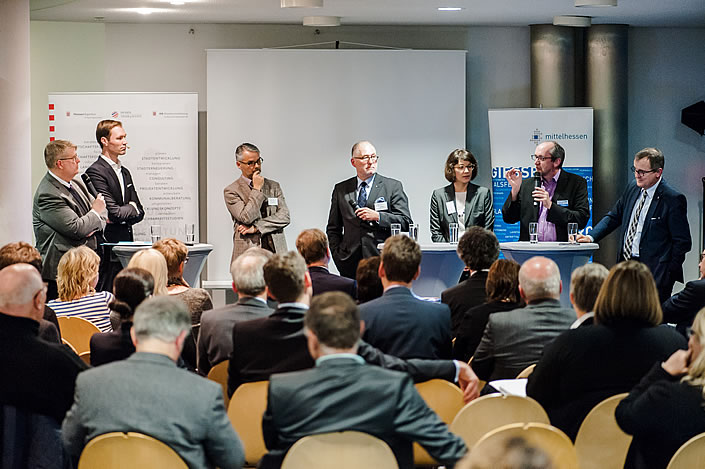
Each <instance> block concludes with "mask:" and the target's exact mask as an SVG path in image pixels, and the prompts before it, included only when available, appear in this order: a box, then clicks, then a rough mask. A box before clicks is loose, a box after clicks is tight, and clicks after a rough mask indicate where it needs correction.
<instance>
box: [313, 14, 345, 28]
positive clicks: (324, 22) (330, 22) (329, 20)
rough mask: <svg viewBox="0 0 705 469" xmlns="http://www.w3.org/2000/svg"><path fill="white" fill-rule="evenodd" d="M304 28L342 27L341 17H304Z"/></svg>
mask: <svg viewBox="0 0 705 469" xmlns="http://www.w3.org/2000/svg"><path fill="white" fill-rule="evenodd" d="M304 26H317V27H326V26H340V16H304Z"/></svg>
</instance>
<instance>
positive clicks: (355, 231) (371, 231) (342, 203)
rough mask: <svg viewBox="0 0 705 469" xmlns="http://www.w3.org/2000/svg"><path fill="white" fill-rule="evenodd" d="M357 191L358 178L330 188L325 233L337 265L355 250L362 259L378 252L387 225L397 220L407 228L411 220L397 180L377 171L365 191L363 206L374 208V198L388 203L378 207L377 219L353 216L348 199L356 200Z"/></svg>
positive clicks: (402, 191) (407, 204) (387, 227)
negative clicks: (368, 188)
mask: <svg viewBox="0 0 705 469" xmlns="http://www.w3.org/2000/svg"><path fill="white" fill-rule="evenodd" d="M356 190H357V177H352V178H350V179H347V180H345V181H343V182H339V183H338V184H336V185H335V187H334V188H333V195H332V196H331V202H330V213H329V214H328V225H327V226H326V234H327V235H328V243H329V244H330V250H331V253H332V255H333V260H334V261H335V264H336V265H340V262H341V261H345V260H347V259H349V258H350V257H352V256H353V255H354V254H356V253H357V254H358V255H360V257H362V258H365V257H371V256H377V255H379V250H378V249H377V245H378V244H380V243H383V242H384V240H385V239H387V238H388V237H389V235H390V233H391V227H390V225H391V224H392V223H399V224H400V225H401V230H402V231H408V230H409V223H411V221H412V220H411V213H410V212H409V200H408V198H407V197H406V194H405V193H404V187H403V186H402V184H401V182H399V181H397V180H396V179H392V178H387V177H384V176H382V175H381V174H376V175H375V178H374V183H373V185H372V188H371V189H370V190H369V192H368V194H367V205H366V207H368V208H371V209H372V210H374V208H375V202H377V201H379V202H386V204H387V209H386V210H377V212H379V222H366V221H362V220H360V219H359V218H358V217H356V216H355V211H354V210H353V208H352V207H351V206H350V201H353V202H355V203H357V197H356V196H355V191H356Z"/></svg>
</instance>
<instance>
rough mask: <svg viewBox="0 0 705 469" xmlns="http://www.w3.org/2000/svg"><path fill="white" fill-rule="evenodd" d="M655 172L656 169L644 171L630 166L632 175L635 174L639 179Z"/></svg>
mask: <svg viewBox="0 0 705 469" xmlns="http://www.w3.org/2000/svg"><path fill="white" fill-rule="evenodd" d="M656 171H658V168H656V169H651V170H649V171H646V170H643V169H636V168H635V167H634V166H632V173H636V174H637V176H639V177H640V178H643V177H644V176H646V175H647V174H649V173H655V172H656Z"/></svg>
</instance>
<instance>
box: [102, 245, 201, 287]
mask: <svg viewBox="0 0 705 469" xmlns="http://www.w3.org/2000/svg"><path fill="white" fill-rule="evenodd" d="M109 245H110V246H112V247H113V253H115V256H116V257H117V258H118V259H120V263H121V264H122V266H123V267H127V264H128V263H129V262H130V258H132V255H133V254H134V253H136V252H137V251H141V250H142V249H147V248H151V247H152V245H151V244H149V243H144V242H139V241H136V242H132V243H113V244H109ZM186 247H187V248H188V262H187V263H186V265H184V280H186V282H188V284H189V285H191V286H192V287H197V286H199V281H200V277H201V271H202V270H203V266H204V265H205V264H206V260H207V259H208V254H210V252H211V251H212V250H213V245H212V244H206V243H198V244H194V245H191V246H186Z"/></svg>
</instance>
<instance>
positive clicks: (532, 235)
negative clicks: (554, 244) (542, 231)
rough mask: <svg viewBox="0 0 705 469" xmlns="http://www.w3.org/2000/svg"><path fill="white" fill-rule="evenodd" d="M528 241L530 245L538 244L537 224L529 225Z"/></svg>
mask: <svg viewBox="0 0 705 469" xmlns="http://www.w3.org/2000/svg"><path fill="white" fill-rule="evenodd" d="M529 241H530V242H532V243H538V242H539V224H538V223H536V222H533V223H529Z"/></svg>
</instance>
